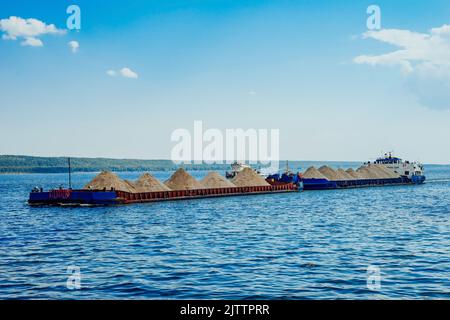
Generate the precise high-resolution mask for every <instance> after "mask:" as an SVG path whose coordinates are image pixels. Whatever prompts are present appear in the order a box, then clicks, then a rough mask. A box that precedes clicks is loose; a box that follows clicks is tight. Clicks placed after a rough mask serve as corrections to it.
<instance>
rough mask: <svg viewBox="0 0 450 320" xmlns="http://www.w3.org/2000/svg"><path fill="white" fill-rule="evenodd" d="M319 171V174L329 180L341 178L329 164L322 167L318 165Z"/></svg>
mask: <svg viewBox="0 0 450 320" xmlns="http://www.w3.org/2000/svg"><path fill="white" fill-rule="evenodd" d="M319 172H320V173H321V174H323V175H324V176H325V177H327V179H328V180H330V181H337V180H341V179H340V177H339V175H338V174H337V172H336V171H334V170H333V169H332V168H330V167H329V166H322V167H320V168H319Z"/></svg>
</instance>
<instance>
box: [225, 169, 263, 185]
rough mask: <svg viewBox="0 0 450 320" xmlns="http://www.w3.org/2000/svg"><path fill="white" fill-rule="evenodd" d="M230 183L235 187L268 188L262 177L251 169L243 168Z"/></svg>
mask: <svg viewBox="0 0 450 320" xmlns="http://www.w3.org/2000/svg"><path fill="white" fill-rule="evenodd" d="M231 182H232V183H233V184H234V185H235V186H237V187H260V186H270V184H269V183H268V182H267V181H266V180H265V179H264V178H263V177H261V176H260V175H259V174H257V173H256V172H255V170H253V169H251V168H244V169H243V170H242V171H240V172H238V174H237V175H236V176H235V177H234V178H233V179H232V180H231Z"/></svg>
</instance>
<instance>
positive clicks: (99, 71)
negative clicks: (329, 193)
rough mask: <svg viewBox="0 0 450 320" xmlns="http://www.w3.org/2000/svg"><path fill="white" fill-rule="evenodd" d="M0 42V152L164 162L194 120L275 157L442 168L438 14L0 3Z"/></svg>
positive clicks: (446, 44) (445, 79) (341, 5)
mask: <svg viewBox="0 0 450 320" xmlns="http://www.w3.org/2000/svg"><path fill="white" fill-rule="evenodd" d="M74 4H75V5H78V6H79V8H80V9H81V28H80V29H79V30H69V29H67V25H66V21H67V19H68V17H69V16H70V15H69V14H67V13H66V9H67V7H68V6H70V5H74ZM373 4H375V5H377V6H378V7H379V8H380V13H381V19H380V29H376V30H370V29H368V26H367V19H368V17H369V14H368V13H367V8H368V6H369V5H373ZM0 33H1V39H0V71H1V72H0V119H1V122H0V124H1V125H0V154H21V155H37V156H82V157H112V158H138V159H168V158H170V152H171V149H172V148H173V146H174V142H172V141H171V133H172V132H173V131H174V130H176V129H179V128H186V129H189V130H193V125H194V121H196V120H200V121H202V122H203V126H204V127H205V128H206V129H207V128H218V129H220V130H225V129H228V128H243V129H248V128H255V129H260V128H264V129H279V134H280V158H281V159H292V160H340V161H346V160H348V161H365V160H368V159H373V158H375V157H377V156H378V155H380V153H381V152H386V151H395V153H396V154H397V155H398V156H400V157H403V158H406V159H409V160H420V161H422V162H425V163H450V148H449V146H450V2H448V1H446V0H442V1H438V0H434V1H403V0H399V1H356V0H355V1H325V0H322V1H321V0H319V1H306V0H303V1H302V0H298V1H284V0H279V1H231V0H210V1H172V0H166V1H144V0H142V1H127V2H121V3H119V2H118V1H76V2H72V1H57V2H56V1H39V2H37V1H20V0H18V1H2V2H0Z"/></svg>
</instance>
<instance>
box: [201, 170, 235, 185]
mask: <svg viewBox="0 0 450 320" xmlns="http://www.w3.org/2000/svg"><path fill="white" fill-rule="evenodd" d="M200 182H201V183H202V185H204V186H205V188H232V187H236V186H235V185H234V184H233V183H231V181H229V180H227V179H226V178H225V177H223V176H221V175H220V174H218V173H217V172H210V173H208V174H207V175H206V177H204V178H203V179H202V180H201V181H200Z"/></svg>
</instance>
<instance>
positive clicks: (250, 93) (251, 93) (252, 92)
mask: <svg viewBox="0 0 450 320" xmlns="http://www.w3.org/2000/svg"><path fill="white" fill-rule="evenodd" d="M248 94H249V95H251V96H254V95H255V94H256V92H255V91H253V90H252V91H249V92H248Z"/></svg>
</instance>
